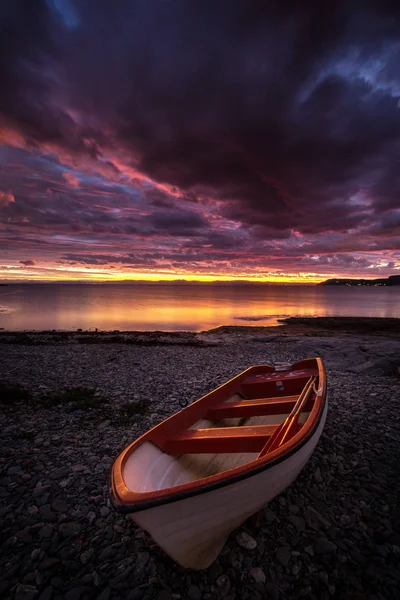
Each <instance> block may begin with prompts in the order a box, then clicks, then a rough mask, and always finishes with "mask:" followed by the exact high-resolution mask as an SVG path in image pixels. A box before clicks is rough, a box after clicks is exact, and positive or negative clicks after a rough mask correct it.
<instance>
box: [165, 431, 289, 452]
mask: <svg viewBox="0 0 400 600" xmlns="http://www.w3.org/2000/svg"><path fill="white" fill-rule="evenodd" d="M277 428H278V425H255V426H253V427H245V426H244V427H214V428H210V429H187V430H186V431H184V432H182V433H181V434H178V435H176V436H175V437H173V438H170V439H169V440H165V442H163V443H162V449H163V450H164V451H165V452H167V453H168V454H175V455H179V454H189V453H190V454H196V453H204V454H207V453H214V452H215V453H217V452H218V453H219V452H232V453H235V452H260V451H261V450H262V449H263V448H264V446H265V444H266V443H267V441H268V439H269V438H270V437H271V436H272V435H273V434H274V433H275V431H276V429H277Z"/></svg>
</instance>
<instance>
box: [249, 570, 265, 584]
mask: <svg viewBox="0 0 400 600" xmlns="http://www.w3.org/2000/svg"><path fill="white" fill-rule="evenodd" d="M250 575H251V576H252V578H253V579H254V581H255V582H256V583H265V579H266V577H265V573H264V571H263V570H262V569H261V567H252V568H251V569H250Z"/></svg>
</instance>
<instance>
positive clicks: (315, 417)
mask: <svg viewBox="0 0 400 600" xmlns="http://www.w3.org/2000/svg"><path fill="white" fill-rule="evenodd" d="M309 361H315V362H316V364H317V367H318V378H319V380H318V387H319V390H318V392H319V393H318V394H317V396H316V401H315V403H314V406H313V408H312V410H311V412H310V414H309V416H308V419H307V421H306V423H305V424H304V426H303V427H302V429H301V430H300V431H299V432H298V433H296V434H295V435H294V436H293V437H292V438H291V439H290V440H289V441H288V442H286V443H284V444H283V445H282V446H280V447H279V448H277V449H276V450H274V451H273V452H271V453H268V454H266V455H264V456H262V457H261V458H258V457H257V458H256V459H254V460H252V461H250V462H248V463H245V464H244V465H240V466H238V467H234V468H233V469H229V470H227V471H223V472H221V473H216V474H215V475H210V476H208V477H204V478H201V479H197V480H194V481H190V482H187V483H184V484H182V485H179V486H176V487H172V488H164V489H161V490H154V491H150V492H134V491H133V490H130V489H129V488H128V487H127V486H126V485H125V481H124V478H123V476H122V472H123V467H124V465H125V462H126V461H127V460H128V458H129V456H130V455H131V454H132V453H133V452H134V451H135V450H136V449H137V448H138V447H139V446H140V445H141V444H143V443H144V442H145V441H150V442H152V443H154V442H153V440H149V439H148V438H149V436H150V434H151V433H152V432H154V431H155V430H156V429H158V428H159V427H160V426H161V425H164V424H165V423H166V422H167V421H169V420H171V419H174V418H176V416H177V415H179V414H181V413H183V412H184V411H185V410H187V409H188V408H191V407H193V406H194V405H195V404H197V403H200V402H204V399H206V398H207V397H209V396H211V395H212V394H214V393H215V392H217V390H223V389H224V388H226V387H228V386H229V385H231V384H234V383H239V382H240V380H241V379H245V378H246V376H248V375H250V374H251V372H252V371H253V372H254V371H255V370H260V369H265V368H268V369H270V370H271V371H275V369H274V367H272V366H271V365H255V366H251V367H249V368H248V369H245V370H244V371H242V372H241V373H239V374H238V375H236V376H235V377H233V378H232V379H230V380H229V381H227V382H225V383H223V384H222V385H221V386H219V387H218V388H216V389H214V390H212V391H211V392H209V393H208V394H206V395H204V396H202V397H201V398H199V399H198V400H196V401H195V402H193V403H192V404H191V405H189V406H188V407H187V408H185V409H183V410H182V411H179V412H178V413H175V414H174V415H171V416H170V417H168V419H166V420H164V421H162V422H161V423H159V424H158V425H156V426H155V427H153V428H152V429H150V430H148V431H146V432H145V433H144V434H143V435H142V436H140V437H139V438H138V439H137V440H134V441H133V442H132V443H131V444H129V445H128V446H127V447H126V448H125V449H124V450H123V451H122V452H121V453H120V454H119V456H118V457H117V458H116V460H115V461H114V464H113V466H112V469H111V474H110V479H111V481H110V498H111V502H112V504H113V505H114V507H115V508H116V509H117V510H118V511H120V512H123V513H135V512H140V511H143V510H147V509H150V508H154V507H156V506H161V505H163V504H170V503H171V502H177V501H179V500H184V499H187V498H190V497H193V496H197V495H199V494H204V493H208V492H211V491H213V490H216V489H219V488H221V487H225V486H227V485H231V484H233V483H237V482H239V481H242V480H243V479H247V478H249V477H253V476H255V475H257V474H259V473H261V472H263V471H265V470H267V469H269V468H272V467H274V466H275V465H277V464H279V463H281V462H283V461H284V460H286V459H288V458H289V457H290V456H292V455H293V454H295V453H296V452H297V451H298V450H300V448H302V447H303V446H304V445H305V444H306V443H307V442H308V441H309V440H310V438H312V436H313V435H314V433H315V432H316V430H317V428H318V425H319V423H320V421H321V419H322V415H323V414H324V409H325V406H326V403H327V382H326V372H325V367H324V364H323V362H322V359H321V358H320V357H316V358H310V359H304V360H302V361H299V362H297V363H294V364H293V365H291V367H290V369H287V370H288V371H290V370H295V367H298V366H299V365H302V364H303V363H306V362H309Z"/></svg>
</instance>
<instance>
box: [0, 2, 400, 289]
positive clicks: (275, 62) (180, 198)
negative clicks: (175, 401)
mask: <svg viewBox="0 0 400 600" xmlns="http://www.w3.org/2000/svg"><path fill="white" fill-rule="evenodd" d="M0 28H1V35H0V87H1V90H2V93H1V94H0V142H2V144H3V149H1V148H0V161H1V164H2V170H1V174H0V223H2V225H0V227H1V229H0V243H1V244H4V245H5V246H6V247H7V250H8V257H9V259H10V264H11V263H12V261H14V262H13V263H12V264H18V263H19V262H21V263H22V264H26V262H27V261H29V260H30V259H29V255H30V256H32V254H33V253H34V254H33V255H34V256H35V257H37V258H36V259H35V262H36V265H35V266H38V265H40V261H41V260H43V261H44V262H45V263H46V262H47V263H48V262H49V261H50V262H53V263H56V261H57V260H58V259H60V260H65V258H63V257H68V256H72V255H74V256H76V259H75V262H76V263H78V264H80V263H81V264H82V265H85V264H86V265H90V264H92V265H101V264H103V265H104V266H105V267H107V268H111V267H115V266H117V265H119V266H120V267H121V269H123V270H124V272H125V273H126V272H133V273H134V272H136V271H138V270H140V269H147V268H149V269H153V271H154V273H156V272H157V269H158V270H161V269H162V268H166V269H172V271H173V270H174V268H175V267H176V265H179V269H180V271H179V273H181V272H182V271H183V272H185V271H187V272H199V273H200V272H201V273H203V272H207V271H209V272H210V273H213V274H217V275H218V273H220V274H223V273H226V274H230V275H235V274H237V275H238V276H243V275H252V274H253V275H254V276H257V277H260V276H263V274H264V275H267V274H270V273H271V272H272V273H273V272H274V271H276V272H278V271H279V273H281V272H288V273H289V272H290V273H296V272H299V271H300V270H301V271H304V269H308V271H309V273H310V276H311V275H312V276H313V277H314V278H315V277H318V275H319V276H320V277H323V276H325V275H326V274H340V273H342V272H344V273H346V274H355V275H356V274H358V275H369V276H371V277H372V276H374V272H373V271H374V269H377V270H378V272H379V273H387V274H392V273H393V271H394V270H395V269H398V268H400V254H399V250H400V173H399V156H400V108H399V107H400V5H399V3H398V2H390V1H388V0H381V1H379V2H378V1H373V0H368V1H366V2H345V1H344V0H339V1H338V2H329V3H324V2H316V1H315V2H311V1H306V2H294V1H291V0H288V1H280V2H278V1H277V2H268V3H264V2H258V1H257V2H247V1H245V0H231V1H230V2H225V1H222V2H215V1H212V0H193V1H192V2H187V1H186V0H175V1H174V2H158V1H156V0H148V1H147V2H141V1H139V0H134V1H132V0H121V1H120V2H118V3H113V4H112V8H111V3H110V2H109V0H85V1H83V0H37V1H35V2H28V3H27V2H25V1H24V0H14V1H13V2H7V3H4V5H2V6H1V7H0ZM1 190H3V191H1ZM20 237H21V238H22V239H23V243H22V244H21V242H20V241H18V238H20ZM22 252H24V253H26V255H27V256H28V258H27V257H26V256H25V255H23V256H22V254H21V253H22ZM175 254H176V256H175ZM113 256H114V257H115V258H114V259H113ZM150 256H151V257H152V258H151V259H150V258H149V257H150ZM315 257H318V258H315ZM102 261H103V262H102ZM63 264H64V263H63ZM29 266H32V265H29Z"/></svg>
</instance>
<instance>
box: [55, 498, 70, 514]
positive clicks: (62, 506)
mask: <svg viewBox="0 0 400 600" xmlns="http://www.w3.org/2000/svg"><path fill="white" fill-rule="evenodd" d="M51 508H52V509H53V510H54V511H55V512H59V513H64V512H67V511H68V508H69V506H68V504H67V503H66V501H65V500H62V499H61V498H57V499H56V500H54V502H53V503H52V505H51Z"/></svg>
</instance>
